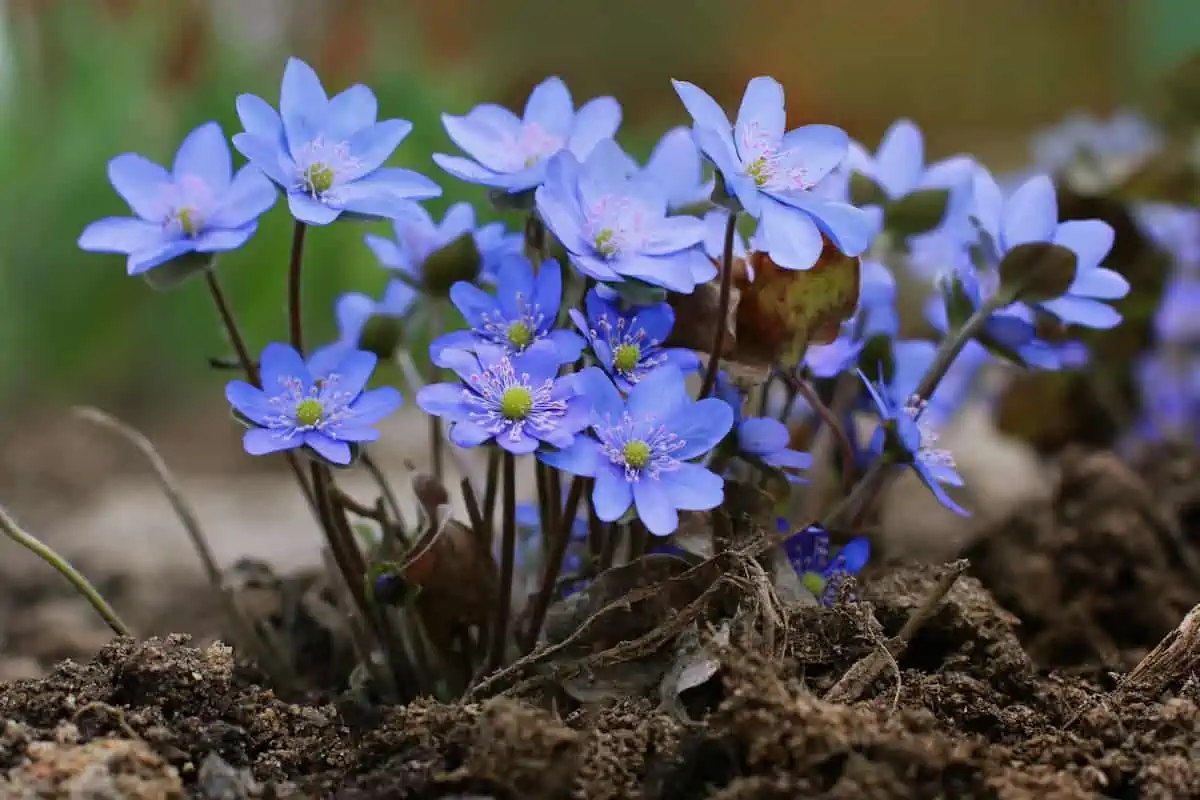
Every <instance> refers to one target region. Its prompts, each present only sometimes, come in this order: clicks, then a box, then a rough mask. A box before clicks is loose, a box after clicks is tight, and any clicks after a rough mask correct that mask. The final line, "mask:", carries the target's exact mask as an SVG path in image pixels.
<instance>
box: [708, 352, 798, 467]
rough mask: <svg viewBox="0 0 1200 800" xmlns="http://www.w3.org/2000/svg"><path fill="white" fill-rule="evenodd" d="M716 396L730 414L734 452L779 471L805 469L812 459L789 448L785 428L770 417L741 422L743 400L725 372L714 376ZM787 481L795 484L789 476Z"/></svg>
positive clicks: (788, 438) (746, 419)
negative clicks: (733, 433) (736, 450)
mask: <svg viewBox="0 0 1200 800" xmlns="http://www.w3.org/2000/svg"><path fill="white" fill-rule="evenodd" d="M716 396H717V397H719V398H721V399H722V400H723V401H725V403H727V404H728V405H729V408H730V409H731V410H732V411H733V427H734V430H735V433H736V439H737V447H738V451H739V452H740V453H741V454H742V455H743V456H746V457H747V458H749V459H751V460H752V461H759V462H761V463H763V464H765V465H767V466H770V467H775V468H777V469H781V470H796V469H808V468H809V467H811V466H812V456H811V455H809V454H808V453H802V452H800V451H799V450H793V449H792V448H791V443H792V442H791V440H792V436H791V433H790V432H789V431H788V429H787V426H786V425H784V424H783V423H782V422H780V421H779V420H777V419H774V418H772V417H747V418H745V419H743V418H742V406H743V405H744V404H745V397H744V396H743V395H742V392H741V390H740V389H738V387H737V385H736V384H734V382H733V381H731V380H730V379H729V376H728V375H727V374H726V373H725V372H720V373H718V374H717V388H716ZM789 479H793V480H798V479H796V478H794V476H790V475H789Z"/></svg>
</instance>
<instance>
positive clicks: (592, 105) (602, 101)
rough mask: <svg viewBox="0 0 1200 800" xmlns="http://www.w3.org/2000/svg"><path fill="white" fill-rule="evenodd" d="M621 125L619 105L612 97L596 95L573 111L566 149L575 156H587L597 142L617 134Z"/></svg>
mask: <svg viewBox="0 0 1200 800" xmlns="http://www.w3.org/2000/svg"><path fill="white" fill-rule="evenodd" d="M620 126H621V105H620V103H618V102H617V101H616V99H614V98H612V97H597V98H595V99H593V100H589V101H588V102H586V103H584V104H583V106H581V107H580V109H579V110H578V111H577V112H575V120H574V122H573V123H572V127H571V135H570V137H569V138H568V139H567V149H568V150H570V151H571V152H572V153H574V154H575V157H576V158H581V159H582V158H587V157H588V156H589V155H590V154H591V152H592V150H593V149H594V148H595V147H596V145H597V144H598V143H599V142H602V141H604V140H605V139H611V138H613V137H614V136H616V135H617V128H619V127H620Z"/></svg>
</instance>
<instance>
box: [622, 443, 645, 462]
mask: <svg viewBox="0 0 1200 800" xmlns="http://www.w3.org/2000/svg"><path fill="white" fill-rule="evenodd" d="M621 454H622V455H623V456H625V463H626V464H628V465H629V466H631V467H633V468H634V469H641V468H642V467H644V466H646V465H647V464H649V463H650V445H648V444H646V443H645V442H643V441H642V440H641V439H633V440H631V441H628V442H626V443H625V447H624V448H622V450H621Z"/></svg>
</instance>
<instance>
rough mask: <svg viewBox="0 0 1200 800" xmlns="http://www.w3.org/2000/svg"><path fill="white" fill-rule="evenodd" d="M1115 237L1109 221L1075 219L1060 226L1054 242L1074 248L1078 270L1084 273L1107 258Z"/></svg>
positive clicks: (1056, 231)
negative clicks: (1077, 260) (1077, 259)
mask: <svg viewBox="0 0 1200 800" xmlns="http://www.w3.org/2000/svg"><path fill="white" fill-rule="evenodd" d="M1113 237H1114V234H1113V229H1112V226H1111V225H1109V224H1108V223H1107V222H1103V221H1101V220H1098V219H1075V220H1069V221H1067V222H1064V223H1062V224H1061V225H1059V226H1058V228H1057V229H1056V230H1055V232H1054V244H1057V245H1061V246H1062V247H1066V248H1068V249H1070V250H1072V251H1073V252H1074V253H1075V255H1076V256H1077V257H1078V258H1079V265H1078V272H1079V273H1084V272H1087V271H1089V270H1091V269H1092V268H1093V267H1095V266H1097V265H1098V264H1099V263H1100V262H1101V261H1103V260H1104V259H1105V257H1106V256H1107V255H1108V254H1109V251H1111V250H1112V246H1113ZM1121 296H1123V295H1121Z"/></svg>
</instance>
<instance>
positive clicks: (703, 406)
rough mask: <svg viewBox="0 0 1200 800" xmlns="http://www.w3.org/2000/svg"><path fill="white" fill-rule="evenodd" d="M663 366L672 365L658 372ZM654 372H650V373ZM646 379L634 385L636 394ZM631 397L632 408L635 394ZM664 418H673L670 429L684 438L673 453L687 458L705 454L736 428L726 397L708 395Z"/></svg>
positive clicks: (680, 457)
mask: <svg viewBox="0 0 1200 800" xmlns="http://www.w3.org/2000/svg"><path fill="white" fill-rule="evenodd" d="M664 369H671V368H670V367H660V368H659V369H658V370H655V372H659V371H661V370H664ZM676 372H678V371H676ZM653 374H654V373H651V375H653ZM646 382H647V381H646V380H643V381H642V382H641V383H639V384H638V385H637V386H636V387H635V388H634V390H633V391H634V393H636V392H637V391H638V390H639V389H640V388H642V387H643V386H645V385H646ZM629 399H630V408H631V409H632V407H633V395H632V394H631V395H630V397H629ZM664 417H665V418H666V419H669V420H670V421H669V423H668V425H669V427H670V430H671V431H672V432H673V433H674V434H675V435H676V436H678V437H679V438H680V439H682V440H683V447H681V448H680V449H679V450H677V451H676V452H675V453H673V455H674V456H675V457H676V458H678V459H681V460H684V461H686V460H688V459H692V458H696V457H698V456H702V455H704V454H705V453H707V452H708V451H709V450H712V449H713V447H715V446H716V445H717V443H718V442H720V441H721V440H722V439H724V438H725V436H726V435H727V434H728V433H729V429H730V428H732V427H733V409H732V408H730V407H729V404H728V403H726V402H725V401H724V400H720V399H718V398H716V397H706V398H704V399H703V400H698V401H696V402H695V403H693V404H692V405H691V406H685V407H683V408H676V409H674V410H673V411H672V412H671V416H670V417H666V415H664Z"/></svg>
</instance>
